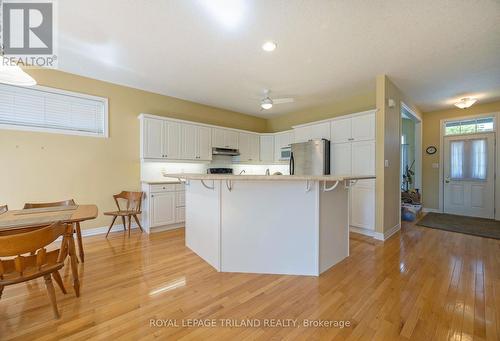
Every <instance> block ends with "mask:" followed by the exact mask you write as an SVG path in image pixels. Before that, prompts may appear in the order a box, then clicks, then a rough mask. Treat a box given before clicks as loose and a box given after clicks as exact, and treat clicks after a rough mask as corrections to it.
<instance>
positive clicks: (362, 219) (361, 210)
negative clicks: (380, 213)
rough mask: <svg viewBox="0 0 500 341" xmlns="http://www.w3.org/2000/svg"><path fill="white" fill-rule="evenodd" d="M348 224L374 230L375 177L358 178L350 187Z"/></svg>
mask: <svg viewBox="0 0 500 341" xmlns="http://www.w3.org/2000/svg"><path fill="white" fill-rule="evenodd" d="M350 213H351V215H350V225H351V226H353V227H358V228H362V229H367V230H375V179H370V180H359V181H358V182H357V183H356V184H355V185H353V186H352V187H351V212H350Z"/></svg>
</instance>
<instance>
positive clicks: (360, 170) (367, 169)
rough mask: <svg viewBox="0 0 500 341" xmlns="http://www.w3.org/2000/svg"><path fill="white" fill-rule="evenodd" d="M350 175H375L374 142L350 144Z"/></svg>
mask: <svg viewBox="0 0 500 341" xmlns="http://www.w3.org/2000/svg"><path fill="white" fill-rule="evenodd" d="M351 150H352V162H351V167H352V174H355V175H374V174H375V141H373V140H372V141H360V142H352V144H351Z"/></svg>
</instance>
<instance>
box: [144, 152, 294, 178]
mask: <svg viewBox="0 0 500 341" xmlns="http://www.w3.org/2000/svg"><path fill="white" fill-rule="evenodd" d="M216 167H228V168H233V173H234V174H239V173H240V172H241V171H242V170H244V171H245V174H253V175H264V174H265V173H266V169H269V172H270V173H271V174H273V173H275V172H281V173H283V174H290V173H289V168H288V164H278V165H276V164H275V165H248V164H233V163H232V159H231V157H230V156H229V157H228V156H219V155H214V159H213V160H212V162H210V163H188V162H186V163H179V162H141V181H164V180H169V179H168V178H166V177H164V176H163V174H164V173H166V174H168V173H206V172H207V168H216ZM174 180H175V179H174Z"/></svg>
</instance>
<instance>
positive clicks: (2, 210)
mask: <svg viewBox="0 0 500 341" xmlns="http://www.w3.org/2000/svg"><path fill="white" fill-rule="evenodd" d="M8 210H9V206H7V205H0V214H2V213H5V212H7V211H8Z"/></svg>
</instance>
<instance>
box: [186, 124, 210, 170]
mask: <svg viewBox="0 0 500 341" xmlns="http://www.w3.org/2000/svg"><path fill="white" fill-rule="evenodd" d="M211 139H212V136H211V131H210V128H208V127H205V126H197V125H194V124H182V125H181V141H182V143H181V150H182V152H181V158H182V159H183V160H204V161H207V160H211V159H212V145H211Z"/></svg>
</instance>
